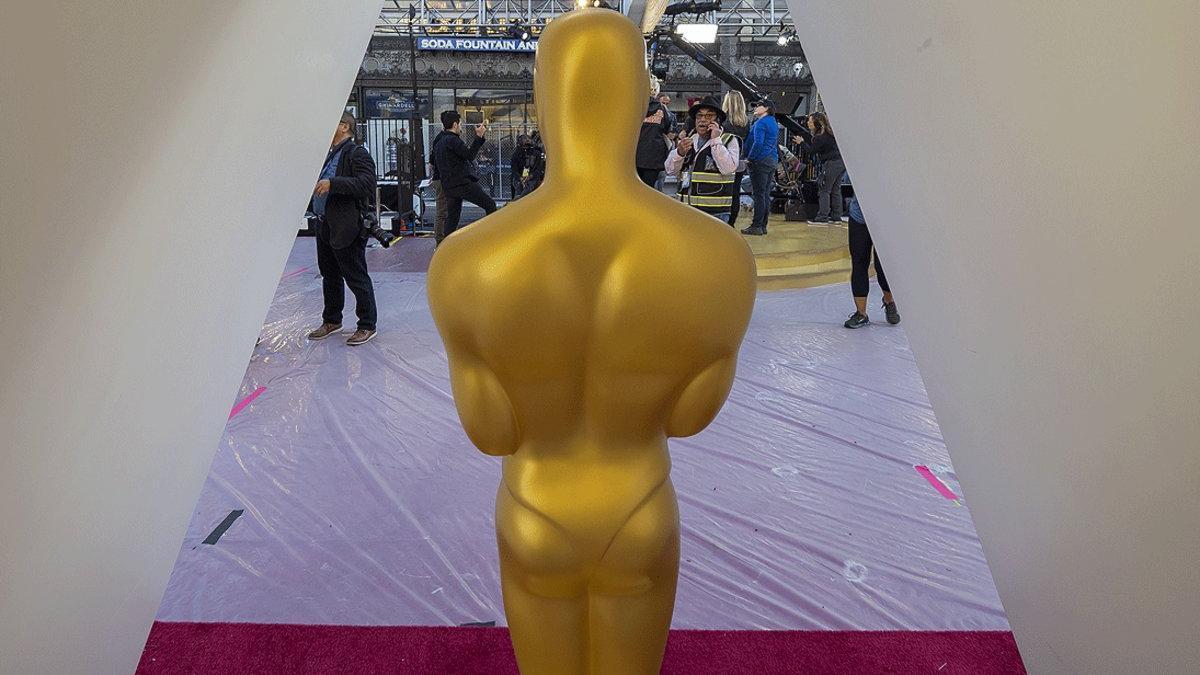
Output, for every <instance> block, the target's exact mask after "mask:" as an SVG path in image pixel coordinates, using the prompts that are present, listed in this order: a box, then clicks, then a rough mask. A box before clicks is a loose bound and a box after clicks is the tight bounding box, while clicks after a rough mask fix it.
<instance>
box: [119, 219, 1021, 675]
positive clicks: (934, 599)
mask: <svg viewBox="0 0 1200 675" xmlns="http://www.w3.org/2000/svg"><path fill="white" fill-rule="evenodd" d="M789 225H791V224H789ZM798 225H799V226H802V227H803V226H804V224H798ZM829 229H830V230H831V231H832V230H838V229H839V228H836V227H835V228H829ZM840 233H841V234H840V236H841V237H843V238H844V236H845V230H844V229H841V230H840ZM831 236H836V235H835V234H834V233H833V232H831ZM756 245H757V244H756ZM431 250H432V241H430V240H427V239H408V240H405V241H403V242H402V243H399V244H398V245H397V246H395V247H393V248H392V249H390V250H382V249H377V250H372V251H369V252H368V260H369V262H370V266H371V268H372V273H373V276H374V279H375V284H376V292H377V297H378V304H379V309H380V333H379V336H378V337H377V338H376V339H375V340H374V341H373V342H371V343H369V344H367V345H365V346H363V347H357V348H351V347H347V346H346V345H345V344H344V342H343V340H344V338H343V339H337V338H331V339H328V340H325V341H323V342H319V343H312V342H308V341H307V340H306V339H305V334H306V333H307V331H308V330H310V329H311V328H312V326H313V325H314V324H315V323H316V322H319V316H320V303H321V293H320V279H319V278H317V277H316V266H315V246H314V242H313V240H311V239H299V240H298V241H297V243H296V245H295V248H294V250H293V253H292V256H291V258H290V260H289V263H288V266H287V268H286V270H285V274H284V276H283V278H282V279H281V281H280V285H279V288H278V290H277V293H276V296H275V299H274V302H273V304H272V306H271V309H270V312H269V315H268V317H267V321H266V324H265V326H264V328H263V332H262V335H261V338H260V343H259V345H258V346H257V347H256V348H255V350H254V355H253V357H252V359H251V362H250V365H249V368H248V369H247V373H246V378H245V381H244V383H243V387H242V391H241V392H240V394H239V396H238V397H237V399H236V400H235V401H233V402H231V403H232V404H233V409H232V411H231V415H230V420H229V423H228V426H227V428H226V432H225V435H224V437H223V439H222V441H221V445H220V447H219V449H218V452H217V455H216V458H215V459H214V462H213V466H212V469H211V472H210V475H209V478H208V482H207V484H206V486H205V489H204V491H203V494H202V496H201V498H200V501H199V503H198V505H197V507H196V510H195V513H194V516H193V518H192V522H191V525H190V527H189V530H188V534H187V537H186V539H185V541H184V544H183V547H182V550H181V551H180V555H179V558H178V561H177V562H176V566H175V570H174V572H173V574H172V578H171V582H170V585H169V587H168V589H167V591H166V594H165V596H164V598H163V602H162V606H161V608H160V611H159V617H158V618H159V621H160V623H159V624H157V625H156V627H155V629H154V632H153V633H152V634H151V638H150V641H149V642H148V645H147V651H146V654H145V656H144V658H143V663H142V671H143V672H178V671H193V670H194V669H196V668H199V669H200V670H208V671H210V672H213V671H214V669H215V670H216V671H225V672H229V671H231V670H254V671H264V670H270V669H272V668H273V667H276V666H277V667H278V669H279V670H288V671H291V670H295V669H299V670H307V671H309V672H316V671H320V672H325V669H324V668H322V667H321V666H320V665H319V664H320V663H325V662H327V663H336V664H337V667H332V668H331V670H333V671H343V672H348V671H352V670H358V669H357V668H352V667H351V666H349V665H347V662H346V661H345V660H344V659H346V658H350V657H351V656H353V657H354V658H361V659H365V660H363V661H361V663H362V664H363V670H367V671H373V670H383V669H390V670H393V671H396V670H398V671H399V672H515V671H513V670H512V663H511V659H512V656H511V648H510V647H509V646H508V644H507V641H506V636H505V635H504V633H503V631H502V630H501V628H495V629H487V628H483V627H485V626H492V625H495V626H498V627H502V626H503V624H504V616H503V607H502V602H501V597H500V585H499V576H498V569H497V554H496V550H495V540H494V523H493V500H494V495H495V490H496V487H497V485H498V482H499V476H500V472H499V460H497V459H495V458H491V457H487V456H484V455H482V454H480V453H479V452H478V451H476V450H475V449H474V448H473V447H472V446H471V444H470V443H469V441H468V440H467V438H466V436H465V434H464V433H463V431H462V428H461V426H460V425H459V422H458V419H457V417H456V414H455V411H454V405H453V401H452V399H451V396H450V387H449V378H448V372H447V368H446V360H445V354H444V352H443V348H442V345H441V342H440V340H439V339H438V336H437V334H436V332H435V330H434V327H433V323H432V319H431V318H430V316H429V309H428V305H427V302H426V296H425V277H424V270H425V269H426V268H427V264H428V257H429V255H430V253H431ZM831 250H832V249H831ZM760 273H761V268H760ZM877 292H878V290H877V289H875V290H874V291H873V293H877ZM348 296H349V294H348ZM348 304H349V305H350V306H351V307H352V305H353V298H352V296H350V297H349V299H348ZM901 309H903V307H902V308H901ZM851 310H852V305H851V303H850V297H849V289H848V288H846V287H845V286H844V285H841V284H839V285H834V286H823V287H817V288H808V289H803V290H794V289H793V290H782V291H776V292H767V293H760V294H759V297H758V300H757V302H756V306H755V313H754V317H753V320H752V323H751V326H750V330H749V333H748V335H747V337H746V340H745V343H744V345H743V349H742V352H741V357H740V361H739V370H738V376H737V381H736V383H735V385H734V388H733V392H732V394H731V395H730V398H729V402H728V403H727V404H726V405H725V408H724V409H723V410H722V412H721V414H720V415H719V417H718V418H717V420H716V421H715V422H714V423H713V425H712V426H711V427H709V429H708V430H706V431H705V432H704V433H702V434H700V435H698V436H696V437H693V438H688V439H679V440H673V441H672V442H671V448H672V457H673V462H674V466H673V471H672V478H673V481H674V483H675V486H676V490H677V492H678V494H679V500H680V512H681V519H682V525H683V534H682V546H683V556H682V561H681V568H680V584H679V592H678V598H677V602H676V609H675V616H674V622H673V628H675V629H679V630H678V631H673V633H672V638H671V640H672V642H671V647H669V649H668V657H667V662H666V666H665V667H664V672H689V673H704V672H747V671H754V672H757V673H776V672H778V673H783V672H942V673H950V672H959V673H962V672H972V673H984V672H995V673H1000V672H1005V673H1008V672H1014V671H1018V672H1019V670H1020V658H1019V656H1017V654H1016V648H1015V645H1014V644H1013V643H1012V639H1011V636H1010V635H1009V634H1008V632H1007V631H1008V623H1007V620H1006V619H1005V615H1004V611H1003V609H1002V607H1001V605H1000V600H999V598H998V597H997V594H996V591H995V588H994V587H993V584H992V580H991V576H990V573H989V572H988V568H987V564H986V562H985V561H984V557H983V553H982V550H981V548H980V545H979V542H978V539H977V537H976V535H975V530H974V527H973V525H972V523H971V517H970V513H969V510H968V508H967V502H966V501H965V499H964V498H963V496H962V493H961V490H960V489H959V486H958V484H957V482H956V480H955V475H954V471H953V468H952V467H951V465H950V460H949V457H948V455H947V453H946V448H945V445H944V443H943V441H942V438H941V434H940V431H939V429H938V426H937V422H936V420H935V419H934V415H933V411H932V409H931V408H930V405H929V402H928V399H927V397H926V394H925V390H924V386H923V385H922V383H921V378H920V375H919V373H918V372H917V368H916V364H915V362H914V360H913V357H912V354H911V352H910V350H909V347H908V343H907V340H906V339H905V336H904V331H903V329H902V327H893V326H887V325H886V324H882V323H880V324H873V325H871V326H869V327H867V328H866V329H862V330H858V331H848V330H845V329H843V328H842V327H841V323H842V321H843V320H844V319H845V317H846V315H847V314H848V313H849V312H850V311H851ZM352 324H353V314H352V311H349V312H348V313H347V319H346V326H347V328H348V329H349V328H351V327H352ZM708 631H721V632H718V633H712V632H708ZM353 645H359V647H353ZM455 645H458V646H455ZM705 645H710V646H708V647H706V646H705ZM713 645H722V646H721V647H720V648H718V647H716V646H713ZM220 649H223V650H224V651H223V652H221V653H224V654H225V655H226V656H225V657H220V658H218V657H216V656H214V654H217V653H218V652H217V651H214V650H220ZM355 650H358V651H355ZM364 650H365V651H364ZM706 650H708V651H706ZM710 652H711V653H710ZM718 652H719V653H718ZM743 652H744V655H743V656H738V654H739V653H743ZM366 653H369V654H371V656H364V654H366ZM297 654H310V655H312V659H313V660H312V661H309V662H307V663H308V664H309V666H306V667H299V666H300V665H301V664H300V662H297V661H295V659H296V658H298V657H297V656H296V655H297ZM467 654H472V655H473V656H470V658H468V657H467V656H466V655H467ZM704 654H708V656H704V658H703V659H702V660H693V659H692V656H693V655H704ZM238 655H241V656H238ZM380 655H384V656H380ZM226 657H227V658H229V659H234V661H233V662H229V661H222V660H221V659H222V658H226ZM439 658H446V659H448V660H447V661H445V662H439V661H438V659H439ZM731 658H732V659H734V661H730V659H731ZM239 659H240V660H239ZM272 659H283V660H275V661H273V660H272ZM287 659H292V660H291V661H288V660H287ZM322 659H343V660H340V661H339V660H335V661H322ZM454 659H459V660H458V661H455V660H454ZM464 659H465V660H464ZM681 659H682V660H681ZM738 659H742V660H738ZM205 663H208V664H211V667H204V666H203V664H205ZM221 663H226V664H227V665H226V666H220V667H218V665H217V664H221ZM438 663H443V664H444V669H441V670H438V669H435V670H429V669H428V668H429V667H432V666H433V664H438ZM733 663H738V664H744V665H745V669H744V670H743V669H742V668H741V666H738V667H736V668H734V669H732V670H731V669H730V668H733V666H732V665H730V664H733ZM406 664H408V665H406ZM420 664H424V665H420ZM472 664H474V665H472ZM505 664H508V665H505ZM672 664H674V665H672ZM702 664H703V665H702ZM721 664H725V665H721ZM872 664H874V665H872ZM883 664H892V665H890V666H888V667H887V668H890V669H885V668H884V665H883ZM310 666H311V667H310ZM910 666H911V669H910ZM505 668H507V670H506V669H505ZM705 668H708V669H707V670H706V669H705Z"/></svg>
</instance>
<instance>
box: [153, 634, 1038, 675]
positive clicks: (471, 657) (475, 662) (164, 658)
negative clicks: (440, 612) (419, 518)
mask: <svg viewBox="0 0 1200 675" xmlns="http://www.w3.org/2000/svg"><path fill="white" fill-rule="evenodd" d="M137 672H138V673H139V674H142V675H149V674H151V673H223V674H224V673H385V672H386V673H421V674H422V675H425V674H430V675H442V674H446V675H450V674H454V675H475V674H479V675H483V674H487V675H501V674H505V675H507V674H513V675H515V674H516V672H517V668H516V661H515V659H514V658H513V652H512V647H511V645H510V644H509V642H508V631H507V630H505V629H503V628H440V627H439V628H426V627H419V626H301V625H291V624H282V625H268V624H249V623H156V624H154V628H153V629H152V630H151V631H150V638H149V640H147V641H146V650H145V652H143V654H142V662H141V664H140V665H139V666H138V671H137ZM662 672H664V673H670V674H672V675H684V674H686V675H707V674H716V673H721V674H723V675H724V674H732V673H753V674H754V675H775V674H783V673H787V674H788V675H792V674H795V673H806V674H808V673H811V674H821V673H846V674H850V673H854V674H855V675H866V674H871V673H935V674H939V675H950V674H951V673H970V674H972V675H987V674H990V673H997V674H999V673H1004V674H1006V675H1007V674H1008V673H1024V672H1025V668H1024V666H1023V665H1022V664H1021V657H1020V655H1019V654H1018V653H1017V646H1016V643H1015V642H1014V641H1013V638H1012V634H1011V633H1006V632H993V631H980V632H965V631H964V632H926V631H889V632H839V631H699V630H680V631H671V638H670V641H669V642H668V644H667V655H666V658H665V659H664V663H663V669H662Z"/></svg>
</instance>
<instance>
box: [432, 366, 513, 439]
mask: <svg viewBox="0 0 1200 675" xmlns="http://www.w3.org/2000/svg"><path fill="white" fill-rule="evenodd" d="M446 356H447V357H448V358H449V360H450V387H451V388H452V389H453V391H454V405H455V406H456V407H457V408H458V417H459V419H460V420H462V425H463V429H464V430H466V432H467V437H468V438H470V439H471V442H472V443H474V444H475V447H477V448H479V449H480V450H481V451H482V452H484V453H485V454H488V455H496V456H502V455H511V454H513V453H514V452H516V451H517V447H518V446H519V445H520V443H521V430H520V427H519V425H518V424H517V418H516V415H515V414H514V411H513V407H512V402H511V401H509V399H508V393H507V392H505V391H504V386H503V385H502V384H501V383H500V379H499V378H498V377H496V374H495V373H494V372H492V369H491V368H489V367H488V366H487V364H486V363H484V362H483V361H482V360H481V359H479V358H478V357H476V356H475V355H474V354H472V353H470V352H469V351H467V350H465V349H455V348H453V347H450V346H449V345H447V348H446Z"/></svg>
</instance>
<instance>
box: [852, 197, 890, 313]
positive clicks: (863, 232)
mask: <svg viewBox="0 0 1200 675" xmlns="http://www.w3.org/2000/svg"><path fill="white" fill-rule="evenodd" d="M849 235H850V265H851V268H850V291H851V292H852V293H853V294H854V313H853V314H851V315H850V318H849V319H846V323H845V326H846V328H862V327H863V326H865V325H867V324H869V323H871V320H870V319H869V318H867V293H869V292H870V290H871V282H870V279H869V278H868V275H869V274H870V268H871V253H872V251H873V249H874V247H875V245H874V242H872V241H871V232H870V230H868V229H867V221H866V219H865V218H863V213H862V209H861V208H860V207H859V205H858V197H857V196H855V197H854V198H852V199H851V200H850V232H849ZM874 253H875V279H876V280H877V281H879V287H880V288H882V289H883V312H884V314H885V315H886V316H887V322H888V323H890V324H892V325H893V326H894V325H896V324H898V323H900V312H899V310H897V309H896V299H895V298H893V297H892V288H891V286H889V285H888V281H887V276H886V275H884V273H883V263H881V262H879V251H874Z"/></svg>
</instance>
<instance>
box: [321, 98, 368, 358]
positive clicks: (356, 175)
mask: <svg viewBox="0 0 1200 675" xmlns="http://www.w3.org/2000/svg"><path fill="white" fill-rule="evenodd" d="M354 126H355V119H354V115H351V114H350V113H348V112H347V113H342V119H341V121H340V122H338V125H337V131H335V132H334V135H333V142H332V144H331V145H330V148H329V154H328V155H326V156H325V165H324V167H323V168H322V169H321V176H320V180H318V181H317V185H316V187H315V188H314V189H313V196H312V203H311V206H310V207H309V210H310V211H312V212H313V214H315V215H316V220H317V267H318V268H319V269H320V270H321V287H322V291H323V292H324V296H325V309H324V312H323V313H322V315H321V319H322V321H323V322H324V323H322V324H321V327H320V328H317V329H316V330H314V331H312V332H311V333H309V334H308V339H310V340H324V339H325V338H327V337H329V336H330V335H333V334H334V333H336V332H338V331H339V330H341V328H342V309H343V308H344V307H345V305H346V288H345V286H349V287H350V290H351V291H352V292H353V293H354V302H355V313H356V314H358V330H356V331H354V334H353V335H351V336H350V338H349V339H348V340H346V344H348V345H351V346H354V345H361V344H365V343H366V342H367V341H369V340H370V339H371V338H373V337H375V321H376V309H375V287H374V286H373V285H372V284H371V277H370V275H368V274H367V232H368V230H367V229H365V228H366V227H369V226H366V225H365V219H364V216H363V214H364V213H366V212H368V211H370V209H371V200H372V199H373V198H374V196H375V160H373V159H371V153H370V152H367V149H366V148H364V147H362V146H361V145H357V144H356V143H355V142H354Z"/></svg>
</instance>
